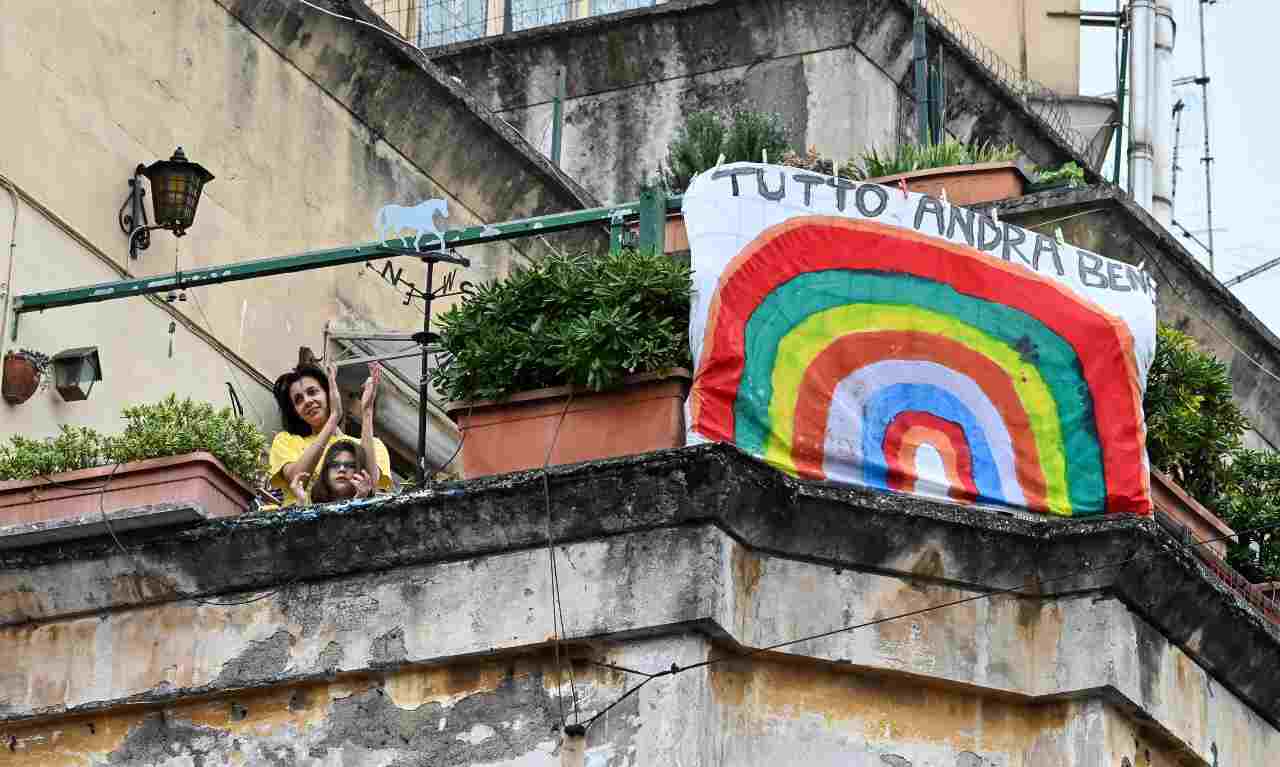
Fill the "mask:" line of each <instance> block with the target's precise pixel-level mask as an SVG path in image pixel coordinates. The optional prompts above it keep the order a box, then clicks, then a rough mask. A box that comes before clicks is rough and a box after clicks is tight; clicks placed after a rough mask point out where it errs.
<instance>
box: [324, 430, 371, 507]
mask: <svg viewBox="0 0 1280 767" xmlns="http://www.w3.org/2000/svg"><path fill="white" fill-rule="evenodd" d="M339 454H350V455H351V456H352V457H353V458H355V461H356V468H357V470H359V471H367V470H368V468H369V467H367V466H365V462H364V451H363V450H361V449H360V448H359V446H357V445H356V443H354V442H352V441H351V440H347V439H343V440H338V441H337V442H335V443H333V444H332V445H330V446H329V449H328V450H327V451H325V454H324V460H323V461H321V462H320V470H319V472H318V473H317V474H316V475H315V478H314V479H313V480H312V482H311V502H312V503H328V502H329V501H336V500H338V499H337V498H336V497H334V495H333V488H331V487H329V468H330V467H332V466H333V463H334V461H335V460H336V457H337V456H338V455H339Z"/></svg>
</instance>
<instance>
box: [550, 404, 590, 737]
mask: <svg viewBox="0 0 1280 767" xmlns="http://www.w3.org/2000/svg"><path fill="white" fill-rule="evenodd" d="M572 404H573V389H570V390H569V396H568V397H566V398H565V401H564V408H563V409H562V410H561V411H560V418H559V419H558V420H557V421H556V429H555V432H553V433H552V435H551V444H549V445H547V455H546V457H545V458H544V459H543V461H542V499H543V504H544V506H545V508H546V522H547V558H548V560H549V561H550V565H551V626H552V634H551V636H552V641H553V642H554V643H555V659H556V699H557V700H558V701H559V702H560V728H561V729H562V730H564V729H566V728H567V727H568V721H567V719H566V717H565V713H564V696H563V695H561V694H560V690H561V689H562V685H563V679H562V676H561V669H562V666H561V662H560V640H561V637H562V636H563V635H564V634H566V633H568V631H567V629H566V627H565V622H564V603H563V602H562V601H561V599H560V575H559V572H558V569H557V567H556V551H555V538H554V535H553V531H552V515H551V480H550V478H549V472H548V471H547V467H548V466H550V465H551V454H552V453H553V452H554V451H555V447H556V442H557V441H559V439H560V429H561V427H563V426H564V419H565V416H567V415H568V413H569V406H570V405H572ZM569 694H570V696H571V697H572V698H573V723H574V725H577V724H579V723H580V722H581V719H582V715H581V712H580V710H579V708H578V685H577V681H576V680H575V679H574V674H573V662H572V661H570V663H569Z"/></svg>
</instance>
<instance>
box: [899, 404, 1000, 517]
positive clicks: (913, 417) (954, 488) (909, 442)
mask: <svg viewBox="0 0 1280 767" xmlns="http://www.w3.org/2000/svg"><path fill="white" fill-rule="evenodd" d="M926 444H927V445H930V446H931V447H933V449H935V450H937V451H938V454H939V455H941V456H942V465H943V467H944V468H945V470H946V472H947V484H948V485H950V489H948V490H947V495H949V496H950V497H951V498H952V499H954V500H957V501H960V502H962V503H972V502H973V501H974V500H975V499H977V497H978V483H977V482H975V481H974V479H973V455H972V453H970V451H969V442H968V440H966V439H965V436H964V430H963V429H961V428H960V424H958V423H955V422H953V421H948V420H946V419H945V418H939V417H938V416H936V415H934V414H933V413H926V412H924V411H920V410H908V411H905V412H902V413H899V414H898V415H897V416H896V417H895V418H894V419H893V422H892V423H890V424H889V428H888V429H887V430H885V434H884V457H885V462H886V463H887V464H888V467H889V472H888V474H889V487H890V489H893V490H898V491H900V492H904V493H909V492H911V491H912V489H914V486H915V481H916V478H917V477H918V476H920V474H919V472H918V471H917V470H916V454H917V453H918V452H919V450H920V447H921V446H922V445H926Z"/></svg>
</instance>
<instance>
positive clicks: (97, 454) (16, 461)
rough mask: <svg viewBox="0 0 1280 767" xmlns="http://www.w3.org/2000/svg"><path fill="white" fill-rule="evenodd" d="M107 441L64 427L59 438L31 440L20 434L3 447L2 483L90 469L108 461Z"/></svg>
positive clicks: (0, 449)
mask: <svg viewBox="0 0 1280 767" xmlns="http://www.w3.org/2000/svg"><path fill="white" fill-rule="evenodd" d="M106 455H107V438H106V437H104V436H102V435H101V434H99V433H98V432H97V431H95V430H93V429H90V428H86V427H83V426H66V425H64V426H62V427H60V429H59V431H58V436H56V437H47V438H45V439H28V438H26V437H23V436H21V435H19V434H15V435H13V436H12V437H10V438H9V444H7V445H2V444H0V480H6V479H34V478H35V477H41V476H47V475H49V474H58V473H61V472H64V471H76V470H77V469H89V468H92V467H94V466H101V465H102V464H103V463H106V461H107V457H106Z"/></svg>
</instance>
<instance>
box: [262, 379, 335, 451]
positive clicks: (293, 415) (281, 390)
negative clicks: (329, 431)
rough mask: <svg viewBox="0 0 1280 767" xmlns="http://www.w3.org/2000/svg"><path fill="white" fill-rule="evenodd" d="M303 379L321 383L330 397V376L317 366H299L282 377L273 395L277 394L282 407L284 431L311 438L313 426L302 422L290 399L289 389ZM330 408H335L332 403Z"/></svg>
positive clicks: (278, 403) (281, 414)
mask: <svg viewBox="0 0 1280 767" xmlns="http://www.w3.org/2000/svg"><path fill="white" fill-rule="evenodd" d="M303 378H314V379H316V381H318V382H319V383H320V388H321V389H324V394H325V397H328V396H329V376H327V375H325V374H324V371H323V370H321V369H320V368H318V367H316V366H315V365H299V366H297V367H296V368H294V369H293V370H290V371H289V372H288V373H285V374H284V375H282V376H280V377H279V378H277V379H276V385H275V387H274V388H273V389H272V393H273V394H275V396H276V404H277V405H278V406H279V407H280V418H281V419H282V420H283V421H284V430H285V431H287V432H289V433H290V434H297V435H298V436H299V437H310V436H311V426H310V425H309V424H307V422H306V421H304V420H302V416H300V415H298V411H297V410H296V409H295V408H294V407H293V400H291V399H289V387H290V386H293V385H294V384H295V383H297V382H298V381H300V380H302V379H303ZM329 407H333V403H332V402H330V403H329Z"/></svg>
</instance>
